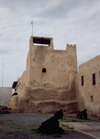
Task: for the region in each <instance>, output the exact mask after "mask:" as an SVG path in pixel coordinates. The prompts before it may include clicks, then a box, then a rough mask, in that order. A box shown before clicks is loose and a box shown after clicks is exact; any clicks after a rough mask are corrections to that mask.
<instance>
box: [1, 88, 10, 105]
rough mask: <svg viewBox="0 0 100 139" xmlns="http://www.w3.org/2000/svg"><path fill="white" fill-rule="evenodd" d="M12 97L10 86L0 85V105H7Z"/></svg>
mask: <svg viewBox="0 0 100 139" xmlns="http://www.w3.org/2000/svg"><path fill="white" fill-rule="evenodd" d="M11 97H12V88H11V87H0V106H7V104H8V101H9V100H10V99H11Z"/></svg>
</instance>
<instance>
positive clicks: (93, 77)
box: [92, 73, 96, 85]
mask: <svg viewBox="0 0 100 139" xmlns="http://www.w3.org/2000/svg"><path fill="white" fill-rule="evenodd" d="M95 84H96V80H95V73H93V74H92V85H95Z"/></svg>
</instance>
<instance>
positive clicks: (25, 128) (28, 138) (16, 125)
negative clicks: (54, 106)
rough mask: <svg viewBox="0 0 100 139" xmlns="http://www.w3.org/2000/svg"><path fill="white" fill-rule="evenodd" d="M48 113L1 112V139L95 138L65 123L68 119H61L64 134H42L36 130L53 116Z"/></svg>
mask: <svg viewBox="0 0 100 139" xmlns="http://www.w3.org/2000/svg"><path fill="white" fill-rule="evenodd" d="M51 116H52V115H46V114H29V113H27V114H24V113H19V114H0V139H34V138H36V139H54V138H57V139H66V138H67V139H95V138H94V137H91V136H89V135H86V134H83V133H81V132H78V131H76V130H75V129H74V128H73V127H69V126H68V125H67V124H66V125H64V124H63V123H65V122H66V121H68V119H66V118H64V119H63V120H60V126H61V127H62V128H63V129H64V130H65V133H64V134H63V135H57V134H54V135H42V134H40V133H37V132H36V129H37V128H38V127H39V126H40V124H41V123H42V122H43V121H45V120H46V119H48V118H49V117H51Z"/></svg>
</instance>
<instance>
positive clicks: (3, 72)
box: [2, 63, 4, 87]
mask: <svg viewBox="0 0 100 139" xmlns="http://www.w3.org/2000/svg"><path fill="white" fill-rule="evenodd" d="M3 73H4V63H2V87H3Z"/></svg>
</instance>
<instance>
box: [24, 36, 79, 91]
mask: <svg viewBox="0 0 100 139" xmlns="http://www.w3.org/2000/svg"><path fill="white" fill-rule="evenodd" d="M34 38H35V37H34ZM44 39H45V38H44ZM49 40H50V44H48V46H41V45H39V46H38V45H37V44H36V45H35V44H34V43H33V37H31V38H30V47H29V52H28V56H27V64H26V71H25V75H24V76H22V80H21V83H22V84H26V85H31V86H33V87H34V86H45V87H54V88H66V89H67V90H70V89H72V88H73V84H74V76H75V74H76V73H77V55H76V45H67V46H66V50H54V48H53V39H52V38H49ZM43 70H45V71H43ZM25 81H26V82H25Z"/></svg>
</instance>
